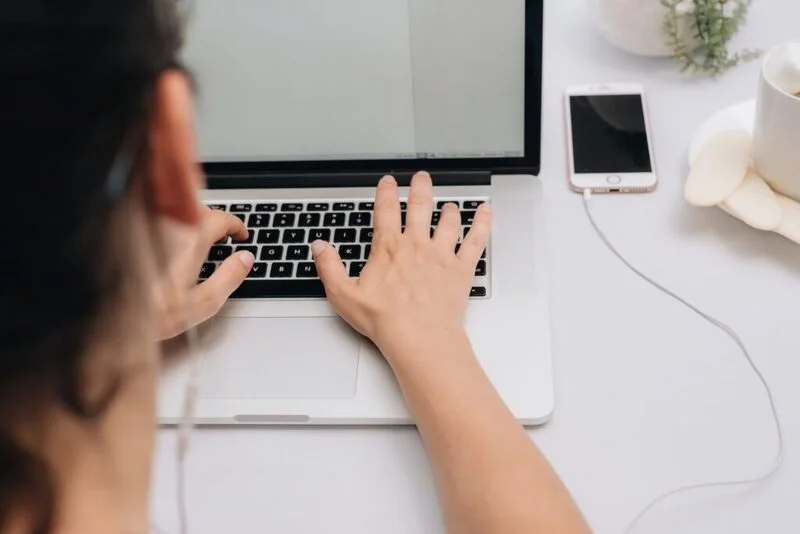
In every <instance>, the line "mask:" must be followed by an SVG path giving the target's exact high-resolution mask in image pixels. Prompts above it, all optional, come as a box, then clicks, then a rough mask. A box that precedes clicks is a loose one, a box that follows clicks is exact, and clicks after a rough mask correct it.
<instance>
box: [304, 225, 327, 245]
mask: <svg viewBox="0 0 800 534" xmlns="http://www.w3.org/2000/svg"><path fill="white" fill-rule="evenodd" d="M330 240H331V231H330V230H328V229H327V228H316V229H314V230H309V231H308V242H309V243H313V242H314V241H330Z"/></svg>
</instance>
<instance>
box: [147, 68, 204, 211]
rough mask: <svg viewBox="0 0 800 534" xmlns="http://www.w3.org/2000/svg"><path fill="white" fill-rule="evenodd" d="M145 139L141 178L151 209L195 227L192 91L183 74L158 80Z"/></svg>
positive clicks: (198, 180) (196, 176) (199, 181)
mask: <svg viewBox="0 0 800 534" xmlns="http://www.w3.org/2000/svg"><path fill="white" fill-rule="evenodd" d="M146 136H147V143H146V144H147V158H146V160H145V165H146V173H145V174H146V180H147V181H148V186H149V187H148V189H149V191H150V194H151V195H152V205H153V208H154V209H155V210H156V213H157V214H158V215H160V216H162V217H166V218H168V219H170V220H173V221H175V222H178V223H183V224H190V225H194V224H196V223H197V222H198V220H199V218H200V203H199V199H198V195H197V190H198V188H199V187H200V186H201V185H202V173H201V171H200V168H199V166H198V165H197V150H196V147H195V138H194V130H193V122H192V91H191V86H190V83H189V80H188V79H187V77H186V75H185V74H184V73H182V72H180V71H178V70H170V71H166V72H164V73H163V74H162V75H161V76H160V77H159V78H158V80H157V82H156V86H155V91H154V94H153V103H152V109H151V114H150V121H149V123H148V125H147V129H146Z"/></svg>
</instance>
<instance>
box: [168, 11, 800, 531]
mask: <svg viewBox="0 0 800 534" xmlns="http://www.w3.org/2000/svg"><path fill="white" fill-rule="evenodd" d="M641 1H644V0H641ZM648 1H656V0H648ZM546 8H547V15H546V23H545V26H546V37H545V72H544V79H545V82H544V84H545V88H544V127H543V137H544V141H543V165H542V175H541V176H542V179H543V181H544V183H545V193H546V203H547V205H548V214H547V215H548V224H549V235H550V241H549V258H548V261H549V264H550V265H549V268H550V274H551V292H552V295H551V300H552V313H553V342H554V346H553V350H554V357H555V369H556V394H557V407H556V414H555V418H554V420H553V421H552V423H550V424H549V425H547V426H545V427H542V428H539V429H536V430H532V431H531V432H530V434H531V436H532V437H533V439H534V440H535V441H536V442H537V443H538V444H539V446H540V447H541V448H542V450H543V451H544V452H545V454H546V455H547V456H548V457H549V458H550V460H551V461H552V462H553V464H554V465H555V466H556V468H557V470H558V471H559V472H560V473H561V475H562V476H563V478H564V480H565V481H566V483H567V484H568V486H569V487H570V488H571V490H572V492H573V493H574V495H575V498H576V499H577V501H578V503H579V504H580V506H581V507H582V509H583V510H584V512H585V513H586V515H587V517H588V519H589V521H590V522H591V524H592V525H593V527H594V528H595V530H596V532H598V533H619V532H621V531H622V530H623V529H624V527H625V526H626V525H627V524H628V522H629V521H630V520H631V518H632V517H633V516H634V515H636V513H637V512H638V511H639V510H640V509H641V508H642V507H643V506H645V505H646V504H647V503H648V502H649V501H650V500H651V499H652V498H653V497H655V496H657V495H659V494H661V493H663V492H664V491H667V490H670V489H674V488H676V487H678V486H682V485H685V484H692V483H697V482H706V481H714V480H727V479H730V478H740V477H749V476H754V475H758V474H761V473H762V472H763V471H764V470H766V469H767V468H768V467H769V465H770V462H771V461H772V458H773V455H774V454H775V449H776V438H775V431H774V428H773V425H772V420H771V418H770V413H769V409H768V405H767V400H766V398H765V395H764V392H763V390H762V388H761V386H760V384H759V383H758V381H757V380H756V378H755V377H754V376H753V374H752V373H751V371H750V370H749V369H748V367H747V365H746V363H745V361H744V359H743V357H742V355H741V353H740V352H739V351H738V349H737V347H736V346H735V345H734V344H733V343H732V342H731V341H730V339H729V338H727V337H726V336H725V335H724V334H722V333H721V332H720V331H718V330H716V329H715V328H713V327H711V326H709V325H708V324H706V323H704V322H702V321H701V320H699V319H698V318H697V317H696V316H695V315H693V314H692V313H691V312H689V311H687V310H686V309H684V308H683V307H682V306H680V305H679V304H677V303H675V302H674V301H671V300H669V299H668V298H667V297H665V296H663V295H661V294H659V293H657V292H656V291H655V290H653V289H652V288H651V287H650V286H648V285H646V284H644V283H643V282H642V281H640V280H639V279H637V278H635V277H634V276H632V275H631V274H630V273H629V272H628V271H626V270H625V269H624V268H623V266H622V265H621V264H620V263H619V262H618V261H616V260H615V259H614V258H613V257H612V256H611V255H610V254H609V253H608V252H607V251H606V250H605V249H604V248H603V246H602V245H601V244H600V242H599V241H598V240H597V239H596V238H595V237H594V235H593V234H592V231H591V229H590V227H589V225H588V223H587V221H586V219H585V217H584V215H583V213H582V208H581V203H580V200H579V197H577V196H576V195H574V194H572V193H570V192H568V190H567V188H566V185H565V180H566V156H565V145H564V124H563V116H562V95H563V91H564V88H565V87H566V86H567V85H570V84H577V83H592V82H600V81H641V82H643V83H644V84H645V85H646V88H647V90H648V91H649V97H650V107H651V116H652V122H653V129H654V137H655V145H656V151H657V158H658V167H659V171H660V172H659V174H660V178H661V185H660V188H659V191H658V192H657V193H655V194H652V195H639V196H615V197H602V198H597V197H596V198H595V199H594V201H593V202H594V207H595V213H596V216H597V218H598V220H599V223H600V224H601V226H602V227H603V228H604V229H605V230H606V232H607V233H608V235H609V237H610V238H611V239H612V240H613V241H614V242H615V243H616V244H617V245H618V247H619V248H620V249H621V251H622V252H623V253H624V254H625V255H626V256H627V257H628V258H629V259H630V260H631V261H633V262H634V263H635V264H636V265H638V266H639V267H640V268H642V269H643V270H645V271H646V272H647V273H649V274H650V275H652V276H653V277H655V278H656V279H657V280H659V281H660V282H662V283H664V284H665V285H667V286H668V287H670V288H672V289H673V290H675V291H677V292H678V293H680V294H681V295H683V296H685V297H686V298H688V299H690V300H691V301H692V302H693V303H695V304H696V305H698V306H700V307H701V308H702V309H704V310H706V311H707V312H708V313H711V314H712V315H715V316H716V317H718V318H719V319H721V320H723V321H725V322H727V323H728V324H730V325H731V326H732V327H733V328H735V329H736V330H737V331H738V332H739V334H740V335H741V337H742V338H743V339H744V341H745V343H746V344H747V345H748V347H749V348H750V350H751V352H752V354H753V357H754V359H755V360H756V361H757V363H758V365H759V366H761V368H762V370H763V371H764V374H765V375H766V378H767V379H768V380H769V382H770V384H771V386H772V388H773V389H774V392H775V395H776V400H777V403H778V408H779V409H780V412H781V416H782V420H783V423H784V426H785V430H786V438H787V456H786V461H785V463H784V465H783V467H782V469H781V471H780V472H779V473H778V474H777V475H776V476H775V477H774V478H773V479H771V480H770V481H768V482H766V483H762V484H760V485H758V486H755V487H752V488H749V489H745V490H741V489H739V490H723V491H717V490H714V491H712V492H700V493H696V494H693V495H690V496H687V497H683V498H679V499H677V500H675V501H672V502H671V503H670V504H668V505H666V506H665V507H663V508H661V509H659V510H658V511H656V512H655V513H654V514H653V515H651V516H649V517H650V520H649V521H647V522H646V523H643V524H642V525H641V527H642V528H641V529H640V530H639V531H638V532H646V533H653V534H655V533H663V532H682V533H687V534H690V533H698V534H700V533H703V534H707V533H711V532H714V533H717V532H720V533H721V532H725V533H727V534H752V533H754V532H769V533H771V534H773V533H774V534H778V533H784V532H787V533H788V532H798V531H800V519H798V516H797V513H796V504H797V496H798V491H800V490H798V488H800V462H798V458H797V455H796V451H797V450H798V449H797V443H798V441H799V440H800V424H798V421H800V387H798V385H800V335H798V334H797V332H798V331H800V330H798V326H799V325H800V247H798V246H797V245H793V244H791V243H790V242H789V241H786V240H784V239H783V238H781V237H778V236H775V235H768V234H764V233H759V232H756V231H754V230H751V229H749V228H748V227H746V226H744V225H743V224H742V223H740V222H738V221H735V220H733V219H732V218H730V217H728V216H727V215H725V214H724V213H722V212H721V211H718V210H715V209H705V210H703V209H695V208H691V207H689V206H688V205H686V204H685V203H684V202H683V200H682V196H681V195H682V187H683V180H684V177H685V175H686V172H687V168H686V150H687V148H688V146H689V140H690V137H691V134H692V132H693V131H694V129H695V128H696V127H698V126H699V125H700V124H701V123H702V122H703V120H704V119H705V118H706V117H707V116H709V115H711V114H712V113H713V112H714V111H715V110H716V109H718V108H721V107H723V106H725V105H728V104H732V103H735V102H737V101H739V100H743V99H747V98H751V97H753V96H754V93H755V90H756V85H757V78H758V65H757V64H751V65H746V66H743V67H741V68H738V69H736V70H735V71H733V72H731V73H730V74H728V75H725V76H724V77H722V78H720V79H718V80H715V81H710V80H706V79H699V78H696V79H690V78H686V77H684V76H682V75H680V74H679V73H678V69H676V66H675V65H674V64H673V63H672V62H670V61H669V60H653V59H645V58H637V57H633V56H629V55H627V54H625V53H623V52H620V51H618V50H616V49H614V48H613V47H612V46H611V45H609V44H607V43H606V42H605V41H603V40H602V38H601V37H599V36H598V35H597V33H596V32H595V31H594V30H593V28H592V26H591V23H590V21H589V20H587V17H588V15H587V10H586V9H585V7H584V2H583V1H582V0H558V1H550V2H547V6H546ZM798 20H800V3H796V2H786V1H782V0H781V1H779V0H772V1H766V0H762V1H761V2H755V3H754V7H753V8H752V13H751V16H750V21H749V24H748V26H747V28H746V30H745V31H744V32H743V33H742V35H741V37H740V38H739V39H738V44H740V45H744V46H753V47H760V48H768V47H771V46H772V45H774V44H777V43H778V42H780V41H782V40H785V39H788V38H790V37H796V36H797V31H798V30H797V21H798ZM793 32H794V33H793ZM231 432H232V431H231V430H202V431H199V432H197V434H195V437H194V441H193V448H192V453H191V457H190V460H189V467H188V480H187V483H188V486H189V490H188V504H189V514H190V520H191V525H192V534H212V533H213V534H218V533H221V532H234V533H240V532H241V533H245V532H248V533H249V532H262V533H289V532H291V533H293V534H312V533H313V534H318V533H320V532H348V533H350V534H362V533H363V534H375V533H381V534H410V533H426V534H427V533H431V534H435V533H437V532H443V528H442V524H441V520H440V517H439V508H438V505H437V502H436V495H435V491H434V486H433V480H432V477H431V475H430V472H429V467H428V462H427V459H426V457H425V454H424V450H423V448H422V445H421V443H420V441H419V438H418V436H417V434H416V432H415V431H414V430H413V429H410V428H362V429H310V428H298V429H263V428H262V429H241V430H236V431H235V432H237V433H239V434H240V435H239V436H238V439H236V440H232V439H231V437H230V433H231ZM174 472H175V463H174V434H173V433H172V432H170V431H163V432H162V433H161V435H160V438H159V441H158V452H157V454H156V462H155V481H154V496H153V518H154V520H155V521H156V523H157V524H158V525H159V526H160V527H161V528H163V529H165V530H167V531H169V532H175V531H176V526H177V523H176V511H175V498H174V495H175V485H174V484H175V477H174Z"/></svg>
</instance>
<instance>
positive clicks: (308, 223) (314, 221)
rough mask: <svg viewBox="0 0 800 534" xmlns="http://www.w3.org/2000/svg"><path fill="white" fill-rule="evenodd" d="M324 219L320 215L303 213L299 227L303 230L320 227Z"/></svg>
mask: <svg viewBox="0 0 800 534" xmlns="http://www.w3.org/2000/svg"><path fill="white" fill-rule="evenodd" d="M321 220H322V217H321V216H320V214H319V213H301V214H300V222H298V223H297V226H299V227H301V228H311V227H312V226H319V223H320V221H321Z"/></svg>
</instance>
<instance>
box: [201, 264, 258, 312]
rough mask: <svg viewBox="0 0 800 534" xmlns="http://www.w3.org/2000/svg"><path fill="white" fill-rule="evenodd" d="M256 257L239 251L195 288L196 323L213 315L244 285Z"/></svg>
mask: <svg viewBox="0 0 800 534" xmlns="http://www.w3.org/2000/svg"><path fill="white" fill-rule="evenodd" d="M255 260H256V259H255V257H254V256H253V255H252V254H251V253H250V252H246V251H243V252H237V253H236V254H234V255H233V256H231V257H229V258H228V259H226V260H225V261H224V262H222V264H221V265H220V266H219V267H217V270H216V271H214V274H212V275H211V276H210V277H209V279H208V280H206V281H205V282H203V283H201V284H199V285H198V286H197V287H196V288H195V289H193V290H192V291H193V293H194V294H193V296H192V297H193V299H194V302H190V303H189V305H190V306H192V307H193V309H192V312H191V313H192V320H193V321H194V324H198V323H201V322H203V321H205V320H207V319H209V318H211V317H213V316H214V315H215V314H216V313H217V312H218V311H219V310H220V308H222V305H223V304H225V301H226V300H228V297H230V296H231V293H233V292H234V291H236V289H237V288H238V287H239V286H240V285H242V282H244V280H245V278H247V275H248V274H249V273H250V271H251V270H252V269H253V263H254V262H255Z"/></svg>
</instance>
